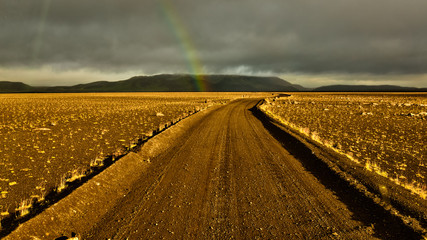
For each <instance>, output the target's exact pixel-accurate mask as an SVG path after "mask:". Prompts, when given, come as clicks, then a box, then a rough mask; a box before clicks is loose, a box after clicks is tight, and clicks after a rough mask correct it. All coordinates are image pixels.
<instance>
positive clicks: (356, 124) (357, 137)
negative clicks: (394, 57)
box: [261, 93, 427, 199]
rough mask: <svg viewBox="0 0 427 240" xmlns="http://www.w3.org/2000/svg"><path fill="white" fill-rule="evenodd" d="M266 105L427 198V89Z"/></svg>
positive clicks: (273, 101) (295, 99) (292, 99)
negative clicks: (426, 145) (426, 91)
mask: <svg viewBox="0 0 427 240" xmlns="http://www.w3.org/2000/svg"><path fill="white" fill-rule="evenodd" d="M261 108H262V109H263V110H264V111H266V112H268V113H269V114H271V115H273V116H274V117H275V118H277V119H278V120H280V121H281V122H282V123H283V124H285V125H287V126H289V127H291V128H293V129H295V130H297V131H299V132H301V133H302V134H304V135H306V136H309V137H310V138H312V139H313V140H315V141H317V142H319V143H321V144H323V145H325V146H327V147H329V148H331V149H333V150H335V151H337V152H339V153H341V154H344V155H346V156H347V157H348V158H349V159H351V160H353V161H354V162H356V163H359V164H362V165H363V166H364V167H365V169H366V170H368V171H372V172H375V173H377V174H379V175H382V176H384V177H386V178H388V179H390V180H391V181H393V182H395V183H397V184H399V185H401V186H403V187H405V188H407V189H409V190H411V191H412V192H413V193H415V194H417V195H419V196H420V197H422V198H424V199H426V198H427V192H426V186H427V179H426V176H427V166H426V164H427V159H426V156H427V149H426V147H425V144H426V142H427V138H426V136H427V122H426V120H427V118H426V114H425V112H427V94H422V93H420V94H325V93H322V94H320V93H319V94H315V93H313V94H302V93H301V94H293V95H292V96H290V97H281V98H271V99H268V100H267V101H266V102H265V104H264V105H262V106H261Z"/></svg>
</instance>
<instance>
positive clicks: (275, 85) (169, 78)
mask: <svg viewBox="0 0 427 240" xmlns="http://www.w3.org/2000/svg"><path fill="white" fill-rule="evenodd" d="M200 77H201V78H203V79H204V84H203V85H205V86H206V89H203V90H206V91H212V92H252V91H253V92H258V91H277V92H279V91H283V92H294V91H301V90H304V89H305V88H303V87H302V86H299V85H294V84H291V83H289V82H287V81H285V80H283V79H281V78H278V77H255V76H240V75H201V76H198V77H197V78H196V76H194V75H188V74H162V75H154V76H137V77H132V78H130V79H127V80H122V81H117V82H107V81H99V82H92V83H87V84H78V85H75V86H67V87H31V86H28V85H25V84H23V83H15V84H16V85H14V86H9V85H7V86H6V85H5V87H3V85H0V92H196V91H199V87H198V80H197V79H200Z"/></svg>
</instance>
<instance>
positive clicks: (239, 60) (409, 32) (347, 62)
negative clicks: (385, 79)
mask: <svg viewBox="0 0 427 240" xmlns="http://www.w3.org/2000/svg"><path fill="white" fill-rule="evenodd" d="M172 4H173V6H172V7H171V9H172V10H170V11H169V12H171V13H172V14H174V15H175V17H176V19H178V23H176V22H175V24H171V23H170V22H169V20H168V18H167V11H165V9H164V8H163V6H168V5H172ZM426 12H427V1H425V0H410V1H401V0H377V1H368V0H360V1H347V0H325V1H318V0H302V1H296V0H286V1H285V0H267V1H255V0H245V1H243V0H242V1H237V0H234V1H229V0H227V1H225V0H217V1H204V0H203V1H201V0H197V1H196V0H176V1H169V2H166V1H140V0H121V1H117V0H105V1H86V0H85V1H83V0H74V1H68V0H21V1H16V0H0V53H1V55H0V66H3V67H16V66H19V67H23V66H27V67H38V66H44V65H53V66H55V67H56V68H59V69H78V68H83V67H84V68H92V69H97V70H100V71H131V70H141V71H144V72H145V73H158V72H174V71H181V72H182V71H189V70H188V69H187V66H188V59H187V54H186V51H188V50H189V49H188V46H192V47H194V48H195V49H196V50H197V53H198V56H199V58H200V61H201V64H202V65H203V66H204V68H205V70H206V71H211V72H222V71H225V70H226V69H230V68H232V67H236V68H237V67H239V66H246V67H247V68H249V69H252V70H253V71H264V72H272V73H285V72H301V73H326V72H335V73H369V74H388V73H403V74H421V73H427V68H426V64H425V63H426V62H427V44H425V43H426V42H427V30H426V28H425V23H426V22H427V17H426V16H427V15H426V14H425V13H426ZM169 17H170V16H169ZM180 32H181V33H182V32H186V33H187V34H188V36H189V39H190V41H191V42H190V43H187V44H188V45H187V48H185V47H183V43H182V42H180V40H184V41H187V40H186V39H182V38H181V39H180V38H179V37H177V35H176V34H177V33H178V34H179V33H180Z"/></svg>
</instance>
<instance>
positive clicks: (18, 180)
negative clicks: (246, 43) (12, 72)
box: [0, 93, 241, 217]
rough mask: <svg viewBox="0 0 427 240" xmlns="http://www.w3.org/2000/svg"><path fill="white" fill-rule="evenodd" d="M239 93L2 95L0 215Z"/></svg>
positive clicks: (22, 207) (19, 208)
mask: <svg viewBox="0 0 427 240" xmlns="http://www.w3.org/2000/svg"><path fill="white" fill-rule="evenodd" d="M236 96H239V97H241V94H209V93H206V94H202V93H192V94H186V93H163V94H162V93H114V94H109V93H97V94H5V95H0V136H1V138H0V212H1V216H2V217H6V216H8V215H9V214H10V213H13V212H15V211H18V212H21V215H22V214H25V209H27V208H29V207H30V205H31V203H32V201H34V200H37V201H38V200H43V199H44V197H45V195H46V194H47V193H49V192H50V191H52V190H54V191H61V190H62V188H64V187H65V185H66V183H67V182H71V181H73V180H76V179H78V178H81V177H82V176H84V175H85V174H87V171H88V170H89V169H90V168H91V167H92V168H93V167H97V166H99V165H102V164H103V160H104V159H105V158H106V157H107V156H112V158H113V160H114V156H119V155H120V154H123V153H124V152H126V151H127V150H129V149H130V148H132V147H134V146H135V144H136V143H137V142H138V140H141V139H144V138H146V137H148V136H150V135H152V133H153V131H156V130H161V129H163V128H164V127H165V125H168V124H171V123H173V122H176V121H178V120H179V119H181V118H183V117H185V116H187V115H189V114H191V113H194V112H196V111H199V110H202V109H205V108H207V107H209V106H212V105H217V104H224V103H226V102H228V101H230V100H231V99H233V98H235V97H236Z"/></svg>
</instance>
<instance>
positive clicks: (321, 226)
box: [82, 99, 384, 239]
mask: <svg viewBox="0 0 427 240" xmlns="http://www.w3.org/2000/svg"><path fill="white" fill-rule="evenodd" d="M256 103H257V100H254V99H242V100H238V101H234V102H232V103H230V104H227V105H225V106H223V107H221V108H218V109H216V110H214V111H212V112H210V113H209V114H207V115H206V116H205V117H203V118H202V119H201V120H200V121H198V122H197V123H196V124H195V126H194V127H193V128H191V130H190V131H188V132H187V133H185V134H184V136H182V138H181V140H180V141H177V142H176V143H174V144H173V147H171V148H169V150H167V151H166V152H164V153H162V154H161V155H159V156H158V157H156V158H155V159H151V163H150V166H149V167H148V169H147V171H145V172H143V173H142V174H141V176H140V178H139V180H138V181H137V182H136V184H134V185H133V186H132V188H131V189H129V192H128V193H127V194H126V196H125V197H124V198H123V199H122V200H121V201H120V202H119V203H118V204H116V205H115V206H114V207H113V208H112V209H111V210H110V211H109V212H108V213H107V214H106V215H104V216H103V217H102V219H101V220H100V221H99V222H97V223H94V226H93V227H92V228H91V229H90V230H89V231H88V232H86V233H83V234H82V238H83V239H150V238H155V239H158V238H166V239H254V238H261V239H377V238H380V239H381V238H384V237H383V236H381V234H379V233H378V232H376V230H375V228H374V227H373V226H371V225H370V224H368V222H366V221H363V219H362V220H361V219H360V218H359V217H357V216H356V215H357V213H356V212H355V209H356V208H355V207H354V206H353V207H348V206H347V205H346V204H345V203H343V202H342V201H340V198H339V197H338V196H336V195H335V194H334V192H333V191H332V190H329V189H328V188H327V187H326V186H324V185H322V183H321V182H320V181H319V180H318V179H317V178H316V177H315V176H314V175H313V174H312V173H311V172H310V171H308V170H307V169H305V168H304V167H303V165H302V164H301V162H300V161H299V160H298V159H296V158H295V157H294V156H292V155H291V154H290V153H289V152H288V151H287V150H286V149H285V148H283V147H282V145H281V144H280V143H279V142H278V141H277V140H276V139H275V138H273V137H272V136H271V135H270V133H269V132H268V131H267V130H266V129H265V128H264V126H263V124H262V123H261V121H260V120H259V119H257V118H256V117H255V116H254V115H253V113H252V112H251V111H250V109H251V108H252V107H253V106H254V105H255V104H256Z"/></svg>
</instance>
